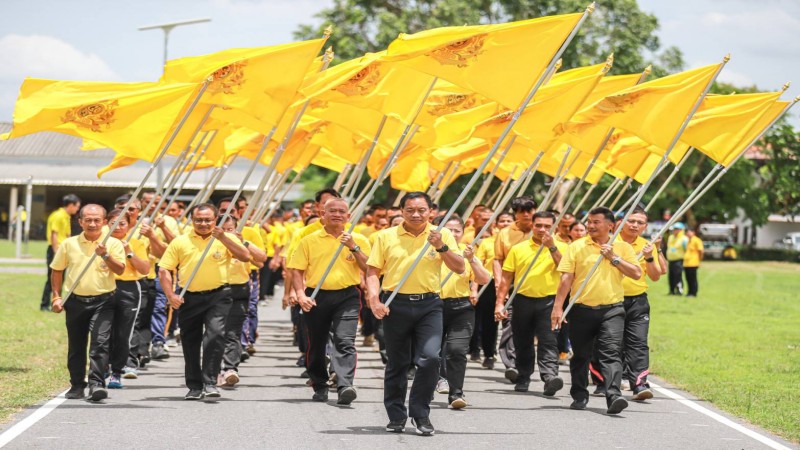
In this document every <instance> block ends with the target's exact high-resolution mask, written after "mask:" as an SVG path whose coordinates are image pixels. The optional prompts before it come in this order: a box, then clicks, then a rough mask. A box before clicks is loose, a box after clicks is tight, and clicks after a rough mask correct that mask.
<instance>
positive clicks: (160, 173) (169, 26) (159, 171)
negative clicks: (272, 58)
mask: <svg viewBox="0 0 800 450" xmlns="http://www.w3.org/2000/svg"><path fill="white" fill-rule="evenodd" d="M205 22H211V19H210V18H204V19H192V20H183V21H180V22H170V23H161V24H158V25H148V26H145V27H139V31H145V30H156V29H160V30H162V31H163V32H164V65H165V66H166V65H167V46H168V45H169V32H170V31H172V30H173V29H174V28H175V27H179V26H182V25H192V24H196V23H205ZM156 178H157V181H156V190H157V191H158V190H161V184H162V183H163V182H164V168H163V167H162V165H161V164H159V165H158V167H157V168H156Z"/></svg>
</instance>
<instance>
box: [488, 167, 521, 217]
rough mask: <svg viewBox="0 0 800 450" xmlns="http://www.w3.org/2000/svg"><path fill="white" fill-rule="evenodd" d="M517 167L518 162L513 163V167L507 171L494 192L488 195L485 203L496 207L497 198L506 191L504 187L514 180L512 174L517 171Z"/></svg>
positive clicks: (501, 196) (493, 207)
mask: <svg viewBox="0 0 800 450" xmlns="http://www.w3.org/2000/svg"><path fill="white" fill-rule="evenodd" d="M517 168H519V164H514V167H512V168H511V172H509V174H508V176H507V177H506V179H505V180H503V183H502V184H501V185H500V187H499V188H498V189H497V190H496V191H494V194H492V196H491V197H489V200H487V201H486V203H488V204H491V205H492V209H496V208H497V203H498V200H500V199H502V198H503V195H505V192H506V188H508V187H509V186H511V183H512V182H513V181H514V174H515V173H517Z"/></svg>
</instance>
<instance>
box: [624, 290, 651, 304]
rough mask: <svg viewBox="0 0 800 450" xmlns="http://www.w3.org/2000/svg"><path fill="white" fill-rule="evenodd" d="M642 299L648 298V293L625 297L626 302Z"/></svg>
mask: <svg viewBox="0 0 800 450" xmlns="http://www.w3.org/2000/svg"><path fill="white" fill-rule="evenodd" d="M640 298H647V292H645V293H643V294H639V295H626V296H625V297H624V299H625V301H626V302H629V301H636V300H639V299H640Z"/></svg>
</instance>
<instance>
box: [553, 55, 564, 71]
mask: <svg viewBox="0 0 800 450" xmlns="http://www.w3.org/2000/svg"><path fill="white" fill-rule="evenodd" d="M562 64H564V60H563V59H561V58H558V61H556V66H555V71H556V72H558V70H559V69H561V65H562Z"/></svg>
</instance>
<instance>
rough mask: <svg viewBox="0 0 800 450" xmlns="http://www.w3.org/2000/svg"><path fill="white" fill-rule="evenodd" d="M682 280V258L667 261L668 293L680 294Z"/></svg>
mask: <svg viewBox="0 0 800 450" xmlns="http://www.w3.org/2000/svg"><path fill="white" fill-rule="evenodd" d="M682 281H683V260H678V261H670V262H669V293H670V294H680V293H681V282H682Z"/></svg>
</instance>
